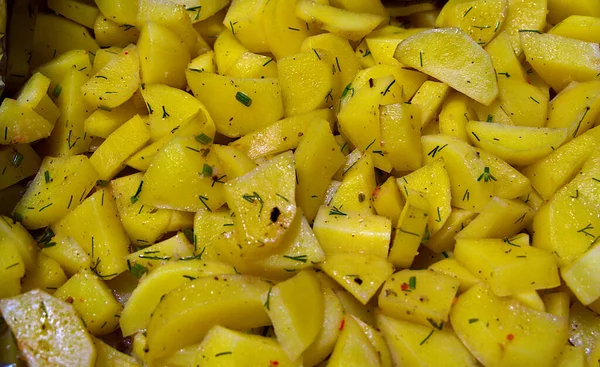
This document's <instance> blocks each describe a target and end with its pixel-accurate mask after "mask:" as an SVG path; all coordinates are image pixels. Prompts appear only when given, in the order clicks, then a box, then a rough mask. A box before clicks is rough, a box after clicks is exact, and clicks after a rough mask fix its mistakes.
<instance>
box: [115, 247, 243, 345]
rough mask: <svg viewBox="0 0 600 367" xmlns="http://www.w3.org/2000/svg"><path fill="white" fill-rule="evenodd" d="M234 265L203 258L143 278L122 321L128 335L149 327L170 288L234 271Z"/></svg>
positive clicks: (122, 316)
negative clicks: (153, 313) (161, 300)
mask: <svg viewBox="0 0 600 367" xmlns="http://www.w3.org/2000/svg"><path fill="white" fill-rule="evenodd" d="M234 273H235V270H234V269H233V266H231V265H226V264H224V263H219V262H216V261H210V260H208V261H206V260H200V259H192V260H185V261H184V260H179V261H174V262H170V263H168V264H165V265H163V266H161V267H159V268H157V269H156V270H154V271H152V272H151V273H149V274H148V275H147V276H145V277H144V278H142V280H141V281H140V283H139V284H138V286H137V287H136V288H135V289H134V291H133V293H131V296H130V297H129V300H128V301H127V303H126V304H125V308H124V309H123V312H122V314H121V318H120V320H119V324H120V326H121V331H122V332H123V335H124V336H129V335H132V334H134V333H136V332H138V331H141V330H144V329H146V327H147V326H148V322H149V321H150V318H151V317H152V311H154V309H155V307H156V306H157V305H158V304H159V303H160V299H161V298H162V297H163V296H164V295H165V294H167V293H169V292H170V291H172V290H174V289H176V288H179V287H180V286H182V285H183V284H185V283H187V282H189V281H191V280H194V279H196V278H198V277H203V276H210V275H217V274H234Z"/></svg>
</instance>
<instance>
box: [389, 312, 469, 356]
mask: <svg viewBox="0 0 600 367" xmlns="http://www.w3.org/2000/svg"><path fill="white" fill-rule="evenodd" d="M377 326H378V327H379V328H380V329H381V331H382V332H383V335H384V337H385V339H386V341H387V343H388V345H389V348H390V352H391V355H392V358H393V359H394V363H395V365H402V366H410V367H413V366H414V367H416V366H456V367H458V366H472V367H475V366H477V365H478V364H477V361H476V360H475V358H474V357H473V356H472V355H471V353H470V352H469V350H467V348H465V346H464V345H463V344H462V343H461V341H460V340H459V339H458V338H457V337H456V335H455V334H454V333H453V332H452V331H450V330H436V329H432V328H431V327H427V326H422V325H415V324H413V323H410V322H406V321H402V320H397V319H394V318H391V317H387V316H384V315H382V314H377Z"/></svg>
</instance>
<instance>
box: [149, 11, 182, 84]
mask: <svg viewBox="0 0 600 367" xmlns="http://www.w3.org/2000/svg"><path fill="white" fill-rule="evenodd" d="M137 46H138V52H139V53H140V72H141V74H142V82H144V83H147V84H166V85H169V86H171V87H175V88H180V89H181V88H184V87H185V85H186V80H185V70H186V68H187V65H188V64H189V62H190V53H189V51H188V49H187V47H186V45H185V44H184V43H183V41H181V39H180V38H179V37H178V36H177V35H176V34H175V33H174V32H172V31H171V30H169V29H168V28H167V27H164V26H162V25H160V24H158V23H152V22H148V23H146V24H145V25H144V26H143V27H142V29H141V32H140V39H139V40H138V42H137Z"/></svg>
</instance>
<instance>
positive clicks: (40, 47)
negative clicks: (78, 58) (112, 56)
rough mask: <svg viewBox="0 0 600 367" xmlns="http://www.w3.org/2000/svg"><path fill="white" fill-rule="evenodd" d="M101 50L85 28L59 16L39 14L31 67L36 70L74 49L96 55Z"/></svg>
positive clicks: (36, 22)
mask: <svg viewBox="0 0 600 367" xmlns="http://www.w3.org/2000/svg"><path fill="white" fill-rule="evenodd" d="M99 48H100V47H99V46H98V43H97V42H96V40H94V38H92V36H91V35H90V32H89V31H88V30H87V29H86V28H85V27H84V26H82V25H79V24H77V23H75V22H73V21H70V20H68V19H66V18H63V17H59V16H57V15H53V14H44V13H39V14H38V15H37V18H36V21H35V34H34V36H33V50H32V51H33V52H32V54H31V63H30V66H31V67H32V68H35V67H37V66H39V65H41V64H44V63H46V62H48V61H50V60H52V59H53V58H54V57H56V56H57V55H60V54H62V53H63V52H66V51H70V50H73V49H83V50H86V51H88V52H92V53H94V52H96V50H98V49H99Z"/></svg>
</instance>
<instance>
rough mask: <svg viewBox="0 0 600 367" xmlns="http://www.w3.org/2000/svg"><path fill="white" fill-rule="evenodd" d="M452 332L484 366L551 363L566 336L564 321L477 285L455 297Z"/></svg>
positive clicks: (542, 364) (554, 362)
mask: <svg viewBox="0 0 600 367" xmlns="http://www.w3.org/2000/svg"><path fill="white" fill-rule="evenodd" d="M450 319H451V321H452V326H453V328H454V331H455V332H456V334H457V335H458V337H459V338H460V339H461V341H462V342H463V343H464V345H465V346H466V347H467V349H469V351H470V352H471V353H472V354H473V355H474V356H475V357H476V358H477V359H478V360H479V361H480V362H481V363H482V364H485V365H494V366H525V365H535V366H554V365H555V364H556V361H557V359H558V357H559V355H560V351H561V350H562V347H563V346H564V344H565V341H566V340H567V337H568V320H567V319H566V318H563V317H557V316H554V315H551V314H548V313H545V312H539V311H536V310H533V309H531V308H529V307H527V306H523V305H521V304H520V303H519V302H518V301H515V300H511V299H510V298H500V297H497V296H495V295H494V294H493V293H492V291H491V290H489V289H488V288H487V287H486V286H485V285H484V284H478V285H475V286H473V287H472V288H471V289H469V290H468V291H466V292H465V293H463V294H462V295H460V296H459V297H458V300H457V302H456V304H455V305H454V307H453V308H452V312H451V315H450Z"/></svg>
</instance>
